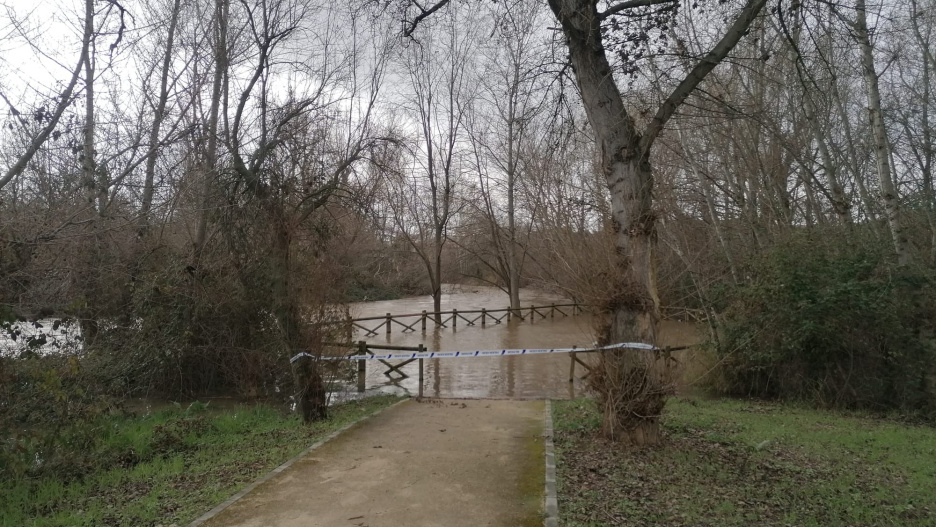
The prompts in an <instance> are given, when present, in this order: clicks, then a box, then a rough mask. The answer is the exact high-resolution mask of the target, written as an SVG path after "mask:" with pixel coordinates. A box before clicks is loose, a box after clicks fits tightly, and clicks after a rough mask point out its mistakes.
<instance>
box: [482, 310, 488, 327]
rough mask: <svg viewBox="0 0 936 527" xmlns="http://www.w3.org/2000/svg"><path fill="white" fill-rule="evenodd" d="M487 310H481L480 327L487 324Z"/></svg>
mask: <svg viewBox="0 0 936 527" xmlns="http://www.w3.org/2000/svg"><path fill="white" fill-rule="evenodd" d="M486 319H487V310H486V309H484V308H483V307H482V308H481V327H482V328H483V327H484V324H485V323H486V322H487V320H486Z"/></svg>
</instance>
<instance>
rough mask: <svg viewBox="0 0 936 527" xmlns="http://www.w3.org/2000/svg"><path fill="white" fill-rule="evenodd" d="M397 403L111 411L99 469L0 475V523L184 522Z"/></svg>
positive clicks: (6, 526) (42, 526) (20, 526)
mask: <svg viewBox="0 0 936 527" xmlns="http://www.w3.org/2000/svg"><path fill="white" fill-rule="evenodd" d="M397 400H399V399H398V398H395V397H372V398H367V399H363V400H361V401H353V402H349V403H344V404H341V405H338V406H335V407H334V408H333V409H332V412H331V416H330V418H329V419H328V420H327V421H323V422H319V423H315V424H313V425H304V424H303V423H302V422H301V421H300V420H299V419H298V418H297V417H296V416H295V415H291V414H284V413H282V412H280V411H277V410H275V409H272V408H269V407H266V406H244V407H239V408H229V409H224V410H218V411H213V410H210V409H209V408H205V407H204V405H200V406H198V405H195V406H192V407H189V408H188V409H185V410H183V409H181V408H180V409H176V410H166V411H162V412H158V413H154V414H150V415H146V416H142V417H134V418H129V417H122V418H113V419H110V420H108V421H106V426H105V427H102V430H101V433H102V434H106V435H107V441H106V444H107V445H108V447H109V450H110V451H108V452H102V455H101V459H107V460H109V463H108V466H101V467H96V469H95V470H93V471H91V472H90V473H88V474H86V475H85V476H83V477H82V478H80V479H76V480H72V481H63V480H61V479H53V478H50V477H45V478H41V479H20V480H15V481H2V482H0V526H2V527H26V526H31V527H52V526H69V527H80V526H89V527H90V526H133V527H147V526H150V527H151V526H155V525H171V524H179V525H183V524H185V523H187V522H190V521H191V520H193V519H195V518H196V517H198V516H199V515H201V514H202V513H204V512H205V511H207V510H208V509H210V508H211V507H213V506H214V505H216V504H218V503H220V502H222V501H224V500H225V499H227V498H228V497H229V496H230V495H232V494H233V493H235V492H237V491H238V490H239V489H240V488H243V487H244V486H245V485H247V484H249V483H250V482H252V481H253V480H255V479H257V478H258V477H260V476H261V475H263V474H264V473H266V472H268V471H269V470H271V469H273V468H274V467H276V466H278V465H279V464H281V463H283V462H284V461H286V460H288V459H289V458H291V457H292V456H295V455H296V454H298V453H299V452H301V451H302V450H303V449H305V448H307V447H308V446H309V445H311V444H312V443H314V442H315V441H317V440H319V439H321V438H322V437H324V436H325V435H327V434H329V433H331V432H333V431H334V430H337V429H338V428H341V427H342V426H344V425H346V424H348V423H350V422H353V421H355V420H357V419H359V418H361V417H363V416H365V415H368V414H370V413H372V412H374V411H375V410H377V409H380V408H384V407H386V406H389V405H390V404H392V403H394V402H396V401H397ZM115 459H116V460H120V462H119V463H118V464H117V465H116V466H115V465H113V464H110V463H112V462H113V460H115Z"/></svg>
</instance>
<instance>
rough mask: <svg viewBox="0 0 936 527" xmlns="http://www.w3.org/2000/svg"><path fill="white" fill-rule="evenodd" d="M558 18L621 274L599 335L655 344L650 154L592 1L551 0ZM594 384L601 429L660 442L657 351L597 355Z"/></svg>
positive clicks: (661, 365) (661, 388)
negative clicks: (607, 199) (604, 189)
mask: <svg viewBox="0 0 936 527" xmlns="http://www.w3.org/2000/svg"><path fill="white" fill-rule="evenodd" d="M549 5H550V7H551V8H552V10H553V13H554V14H555V15H556V18H557V19H558V20H559V21H560V22H561V24H562V29H563V32H564V33H565V36H566V39H567V44H568V47H569V52H570V59H571V63H572V67H573V68H574V70H575V77H576V80H577V81H578V85H579V89H580V91H581V95H582V101H583V103H584V106H585V111H586V113H587V114H588V120H589V122H590V123H591V126H592V129H593V131H594V133H595V138H596V139H597V143H598V146H599V148H600V152H601V168H602V170H603V172H604V174H603V175H604V176H605V179H606V182H607V185H608V189H609V190H610V192H611V209H612V210H611V212H612V226H613V229H614V239H615V245H616V247H617V254H618V261H617V265H618V266H619V276H620V277H621V278H622V279H621V280H620V281H619V282H618V283H617V284H615V285H614V286H613V288H612V290H611V291H609V294H608V297H607V298H606V299H605V306H604V308H605V311H606V315H607V316H608V317H609V324H608V326H607V332H606V334H605V335H603V336H602V338H601V340H603V341H605V342H609V343H617V342H634V341H637V342H643V343H647V344H655V343H656V331H657V330H656V328H657V324H658V321H659V305H658V304H659V300H658V298H657V292H656V280H655V273H654V265H653V258H654V256H653V246H654V242H655V236H654V224H655V218H654V215H653V211H652V210H651V204H652V193H653V178H652V174H651V167H650V162H649V159H648V152H647V151H645V150H644V148H643V147H642V146H641V144H640V143H641V141H640V139H641V137H640V134H639V133H638V132H637V131H636V129H635V127H634V121H633V119H631V117H630V116H629V115H628V114H627V112H626V110H625V108H624V102H623V99H622V98H621V94H620V92H619V91H618V88H617V85H616V84H615V83H614V78H613V76H612V73H611V66H610V64H609V63H608V59H607V57H606V56H605V52H604V47H603V45H602V42H601V29H600V20H599V16H598V12H597V9H596V5H595V3H594V2H592V1H588V0H549ZM592 387H593V389H594V390H595V391H596V393H597V394H598V396H599V401H600V403H601V404H602V406H603V410H604V423H603V427H602V428H603V432H604V434H605V435H606V436H607V437H609V438H613V439H615V440H620V441H622V442H624V443H627V444H633V445H650V444H655V443H658V442H659V441H660V439H661V437H660V425H659V416H660V411H661V410H662V409H663V405H664V404H665V401H666V396H667V395H668V394H669V393H670V391H671V383H670V381H669V379H668V376H667V363H666V361H665V359H664V358H663V357H662V356H660V354H658V353H657V352H655V351H636V350H616V351H608V352H604V353H602V354H601V358H600V363H599V368H598V370H597V371H596V374H595V375H594V376H593V378H592Z"/></svg>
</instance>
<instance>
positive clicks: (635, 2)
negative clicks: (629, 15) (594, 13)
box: [598, 0, 679, 20]
mask: <svg viewBox="0 0 936 527" xmlns="http://www.w3.org/2000/svg"><path fill="white" fill-rule="evenodd" d="M678 3H679V0H627V1H626V2H621V3H620V4H615V5H613V6H611V7H609V8H607V9H605V10H604V11H602V12H601V13H598V20H604V19H606V18H608V17H609V16H611V15H616V14H618V13H620V12H621V11H627V10H628V9H634V8H635V7H648V6H652V5H660V4H678Z"/></svg>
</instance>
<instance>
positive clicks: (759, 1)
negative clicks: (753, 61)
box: [640, 0, 767, 155]
mask: <svg viewBox="0 0 936 527" xmlns="http://www.w3.org/2000/svg"><path fill="white" fill-rule="evenodd" d="M766 4H767V0H748V2H747V5H745V6H744V9H742V10H741V13H740V14H739V15H738V18H736V19H735V21H734V24H732V25H731V27H730V28H729V29H728V31H727V32H726V33H725V36H724V37H722V39H721V40H720V41H719V42H718V44H716V45H715V47H714V48H712V50H711V51H709V52H708V53H707V54H706V55H705V56H704V57H702V59H701V60H700V61H699V63H698V64H696V66H695V67H694V68H692V71H690V72H689V74H688V75H686V78H685V79H683V80H682V82H680V83H679V85H678V86H676V89H674V90H673V92H672V93H670V95H669V97H667V98H666V100H665V101H663V104H661V105H660V108H659V109H658V110H657V112H656V115H654V116H653V120H651V121H650V123H649V124H648V125H647V129H646V130H645V131H644V133H643V136H642V137H641V139H640V151H641V152H642V153H643V154H644V155H646V154H647V153H649V151H650V147H651V146H653V142H654V141H655V140H656V138H657V136H658V135H660V132H662V131H663V127H664V126H665V125H666V123H667V121H669V120H670V118H671V117H672V116H673V114H675V113H676V109H677V108H679V105H680V104H682V102H683V101H685V100H686V97H688V96H689V94H690V93H692V91H693V90H695V88H696V86H698V85H699V83H701V82H702V80H703V79H705V77H706V75H708V74H709V72H711V71H712V70H713V69H715V66H717V65H718V64H719V63H720V62H721V61H722V60H724V58H725V57H727V56H728V53H731V50H732V49H734V47H735V46H736V45H737V44H738V42H739V41H740V40H741V37H743V36H744V35H745V34H746V33H747V29H748V28H749V27H750V26H751V23H752V22H754V19H755V18H756V17H757V15H758V13H760V11H761V9H763V7H764V5H766Z"/></svg>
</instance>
